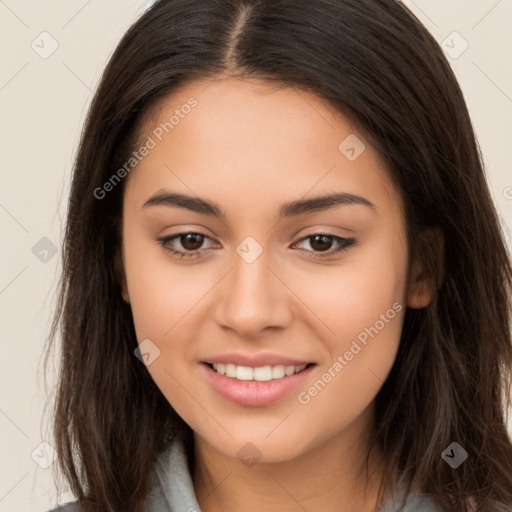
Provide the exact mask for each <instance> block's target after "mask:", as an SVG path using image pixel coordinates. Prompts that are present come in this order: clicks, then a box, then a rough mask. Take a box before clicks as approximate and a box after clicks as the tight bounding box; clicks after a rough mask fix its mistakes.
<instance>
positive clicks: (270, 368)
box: [204, 362, 315, 382]
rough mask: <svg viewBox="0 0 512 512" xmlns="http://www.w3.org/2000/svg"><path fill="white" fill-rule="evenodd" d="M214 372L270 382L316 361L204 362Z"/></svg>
mask: <svg viewBox="0 0 512 512" xmlns="http://www.w3.org/2000/svg"><path fill="white" fill-rule="evenodd" d="M204 364H206V365H207V366H208V367H210V368H211V369H212V370H213V371H214V372H216V373H218V374H219V375H224V376H226V377H229V378H231V379H236V380H240V381H251V380H254V381H258V382H268V381H272V380H280V379H283V378H285V377H290V376H292V375H295V374H297V373H300V372H302V371H304V370H306V369H308V368H310V367H311V366H314V365H315V363H307V364H301V365H297V366H295V365H282V364H277V365H266V366H242V365H236V364H233V363H208V362H204Z"/></svg>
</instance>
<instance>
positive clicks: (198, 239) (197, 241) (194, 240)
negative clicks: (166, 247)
mask: <svg viewBox="0 0 512 512" xmlns="http://www.w3.org/2000/svg"><path fill="white" fill-rule="evenodd" d="M203 239H204V236H203V235H201V234H200V233H187V234H185V235H181V237H180V242H181V245H182V246H183V247H184V248H185V249H187V250H188V251H197V250H198V249H200V248H201V246H202V245H203Z"/></svg>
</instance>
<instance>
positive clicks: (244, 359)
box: [202, 352, 313, 367]
mask: <svg viewBox="0 0 512 512" xmlns="http://www.w3.org/2000/svg"><path fill="white" fill-rule="evenodd" d="M202 362H204V363H224V364H227V363H232V364H236V365H237V366H252V367H256V366H277V365H284V366H301V365H303V364H309V363H312V362H313V361H307V360H301V359H292V358H289V357H286V356H280V355H279V354H269V353H260V354H254V355H246V354H240V353H236V352H232V353H226V354H221V355H219V356H214V357H209V358H207V359H204V360H203V361H202Z"/></svg>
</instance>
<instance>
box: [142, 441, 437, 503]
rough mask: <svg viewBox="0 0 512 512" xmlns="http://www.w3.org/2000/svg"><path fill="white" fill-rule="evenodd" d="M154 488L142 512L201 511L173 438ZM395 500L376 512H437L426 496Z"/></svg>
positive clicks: (179, 447)
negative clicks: (400, 511) (397, 511)
mask: <svg viewBox="0 0 512 512" xmlns="http://www.w3.org/2000/svg"><path fill="white" fill-rule="evenodd" d="M152 479H153V480H152V481H153V487H152V490H151V493H150V495H149V496H148V500H147V502H146V504H145V507H144V512H201V509H200V508H199V504H198V503H197V499H196V495H195V491H194V485H193V482H192V477H191V475H190V471H189V467H188V461H187V454H186V452H185V446H184V444H183V441H182V440H181V439H180V438H175V439H174V440H173V441H172V442H171V443H170V445H169V446H168V448H166V449H165V450H164V451H163V452H162V453H161V454H160V456H159V457H158V461H157V465H156V470H155V472H154V474H153V477H152ZM400 489H403V483H402V480H401V483H400V484H399V492H398V493H397V498H396V500H395V501H391V500H390V499H389V498H388V500H386V501H385V502H384V503H383V504H382V506H381V507H380V508H379V510H378V512H395V511H396V510H403V512H438V509H437V508H436V507H435V506H434V504H433V503H432V501H431V500H430V499H429V498H428V496H421V495H409V496H407V499H406V500H405V506H404V508H403V509H401V508H400V507H401V506H402V505H403V501H404V495H403V492H401V491H400Z"/></svg>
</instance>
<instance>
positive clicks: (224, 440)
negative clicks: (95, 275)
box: [122, 78, 424, 461]
mask: <svg viewBox="0 0 512 512" xmlns="http://www.w3.org/2000/svg"><path fill="white" fill-rule="evenodd" d="M165 123H167V124H165ZM140 146H141V147H142V146H145V147H146V150H140V151H138V155H139V156H138V157H137V158H138V159H140V163H139V164H138V165H137V167H136V169H134V170H133V171H131V174H130V175H129V178H126V179H128V182H127V184H126V190H125V196H124V206H123V247H122V249H123V251H122V258H123V264H124V275H125V279H126V281H125V283H124V285H123V286H124V292H123V296H124V298H125V300H127V301H129V302H130V304H131V308H132V311H133V318H134V324H135V330H136V334H137V339H138V342H139V344H140V349H141V352H142V353H144V354H145V355H144V359H145V362H146V364H147V369H148V371H149V372H150V374H151V376H152V378H153V379H154V381H155V383H156V385H157V386H158V387H159V388H160V390H161V391H162V393H163V394H164V395H165V397H166V398H167V399H168V401H169V402H170V404H171V405H172V406H173V407H174V409H175V410H176V411H177V412H178V413H179V414H180V416H181V417H182V418H183V419H184V420H185V422H186V423H188V425H190V427H191V428H192V429H193V430H194V431H195V432H196V433H197V434H198V435H199V436H200V437H201V438H203V439H205V440H206V441H207V442H208V443H209V444H210V445H211V446H213V447H214V448H216V449H217V450H219V451H220V452H222V453H223V454H225V455H227V456H232V457H237V456H238V457H240V456H241V455H243V454H244V450H246V451H250V450H253V452H255V454H257V456H258V457H261V458H262V461H279V460H281V461H283V460H290V459H292V458H294V457H297V456H299V455H300V454H302V453H305V452H306V451H308V450H310V449H312V448H314V447H315V446H319V445H320V443H324V442H326V441H329V440H331V439H335V438H337V437H340V436H343V435H345V434H346V433H347V432H349V431H351V430H352V431H353V430H357V431H358V432H363V431H364V428H365V427H366V426H368V425H369V423H370V421H371V415H372V406H373V401H374V398H375V396H376V394H377V392H378V391H379V389H380V388H381V387H382V385H383V383H384V381H385V380H386V377H387V375H388V373H389V371H390V369H391V366H392V364H393V361H394V359H395V356H396V353H397V349H398V345H399V339H400V333H401V329H402V323H403V318H404V313H405V310H406V306H407V305H409V306H411V307H421V306H422V305H424V304H420V303H419V301H420V299H419V297H418V296H417V294H416V292H415V290H414V289H413V288H410V289H406V281H407V269H408V258H407V243H406V237H405V225H404V219H403V216H402V203H401V199H400V196H399V194H398V192H397V191H396V190H395V189H394V188H393V186H392V184H391V183H390V181H389V179H388V175H387V173H386V170H385V168H384V166H383V164H382V163H381V161H380V160H379V158H378V155H377V154H376V153H375V151H374V150H373V149H372V148H371V147H370V146H369V143H368V142H367V141H366V140H365V139H364V138H363V136H362V135H361V134H360V133H358V132H357V130H355V128H354V127H353V126H351V125H350V124H349V123H348V122H347V120H346V119H344V118H343V117H342V116H340V115H339V114H336V113H335V111H334V110H333V109H332V108H331V107H330V106H328V105H327V104H326V103H325V102H322V101H320V100H319V99H318V98H316V97H315V96H313V95H310V94H306V93H305V92H299V91H297V90H295V89H294V88H287V89H282V90H280V91H277V92H276V91H275V90H271V89H270V88H268V86H267V87H266V86H265V85H264V84H262V83H257V82H254V81H240V80H236V79H231V78H230V79H225V80H217V81H214V82H194V83H193V84H189V85H187V86H186V87H185V88H182V89H181V90H180V91H179V92H178V93H176V94H174V95H173V96H172V97H171V98H169V99H168V100H166V101H165V102H164V103H163V104H162V107H161V108H160V109H159V110H158V112H156V113H154V115H153V116H152V118H151V119H148V120H147V121H146V123H145V130H144V133H143V136H142V137H141V143H140ZM138 148H139V147H138ZM138 148H137V149H138ZM171 194H173V195H171ZM334 194H337V196H335V197H331V198H330V199H328V198H327V197H328V196H333V195H334ZM322 198H323V199H322ZM186 234H189V235H188V236H186ZM194 234H195V235H194ZM178 235H181V236H178ZM315 235H316V236H315ZM322 235H323V236H322ZM338 237H339V238H338ZM172 250H174V251H178V252H179V254H175V253H173V252H172ZM180 255H183V257H180ZM123 279H124V277H123ZM214 362H215V363H216V368H217V371H216V370H215V369H214V368H213V366H212V363H214ZM217 363H220V365H219V364H217ZM141 364H142V363H141ZM304 365H307V366H306V367H304ZM254 368H256V369H254ZM223 372H227V374H228V375H222V373H223ZM292 372H296V373H294V375H291V373H292ZM251 379H256V380H251ZM269 379H270V380H269ZM247 443H252V445H254V446H251V445H248V444H247Z"/></svg>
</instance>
